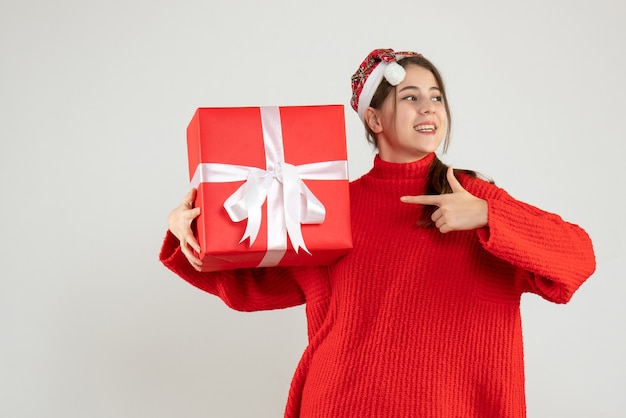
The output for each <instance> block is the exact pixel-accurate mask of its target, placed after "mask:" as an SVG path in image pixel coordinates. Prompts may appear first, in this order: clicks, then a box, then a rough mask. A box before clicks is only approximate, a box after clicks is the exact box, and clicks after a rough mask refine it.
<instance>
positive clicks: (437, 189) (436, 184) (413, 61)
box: [364, 55, 477, 227]
mask: <svg viewBox="0 0 626 418" xmlns="http://www.w3.org/2000/svg"><path fill="white" fill-rule="evenodd" d="M398 64H400V65H401V66H402V67H403V68H406V67H408V66H409V65H418V66H420V67H422V68H425V69H427V70H428V71H430V72H431V73H432V75H433V76H434V77H435V81H436V82H437V85H438V86H439V90H440V91H441V97H442V98H443V105H444V108H445V110H446V120H447V130H446V136H445V138H444V141H443V152H444V153H445V152H446V151H447V150H448V146H449V145H450V130H451V128H452V117H451V115H450V108H449V106H448V98H447V96H446V89H445V85H444V83H443V78H442V77H441V73H439V70H437V68H436V67H435V65H434V64H433V63H432V62H430V61H429V60H428V59H426V58H424V57H423V56H421V55H420V56H410V57H405V58H402V59H400V60H398ZM390 94H393V95H394V99H395V95H396V88H395V87H394V86H392V85H391V84H389V82H387V80H385V79H384V78H383V80H382V81H381V83H380V85H379V86H378V88H377V89H376V91H375V92H374V96H373V97H372V101H371V103H370V107H373V108H374V109H380V108H381V107H382V105H383V102H384V101H385V99H386V98H387V97H388V96H389V95H390ZM393 103H394V113H395V106H396V100H394V101H393ZM364 125H365V131H366V135H367V141H368V142H369V143H370V144H372V146H374V147H376V148H378V141H377V139H376V135H375V134H374V132H373V131H372V130H371V129H370V127H369V126H368V124H367V122H364ZM447 171H448V166H447V165H445V164H444V163H443V162H441V160H440V159H439V158H438V157H437V156H435V159H434V160H433V162H432V163H431V165H430V167H429V169H428V183H427V185H426V194H445V193H452V187H451V186H450V183H449V182H448V178H447V176H446V174H447ZM459 172H461V173H464V174H466V175H469V176H470V177H477V174H476V172H475V171H472V170H460V169H455V170H454V173H455V175H456V174H457V173H459ZM435 210H436V207H435V206H426V207H425V209H424V211H423V212H422V217H421V219H420V220H419V221H418V225H420V226H427V227H431V226H434V224H435V223H434V222H433V221H432V219H431V216H432V214H433V212H434V211H435Z"/></svg>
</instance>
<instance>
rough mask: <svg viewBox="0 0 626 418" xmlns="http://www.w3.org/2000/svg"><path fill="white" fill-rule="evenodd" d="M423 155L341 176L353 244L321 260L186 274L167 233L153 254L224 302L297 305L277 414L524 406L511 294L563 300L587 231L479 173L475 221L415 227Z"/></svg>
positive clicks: (590, 266) (440, 413) (515, 410)
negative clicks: (481, 217) (348, 179)
mask: <svg viewBox="0 0 626 418" xmlns="http://www.w3.org/2000/svg"><path fill="white" fill-rule="evenodd" d="M433 157H434V154H431V155H429V156H428V157H426V158H424V159H422V160H420V161H417V162H414V163H409V164H394V163H387V162H384V161H382V160H380V159H379V158H376V159H375V162H374V167H373V168H372V170H371V171H370V172H369V173H368V174H366V175H365V176H363V177H361V178H360V179H358V180H356V181H354V182H352V183H351V185H350V193H351V207H352V209H351V210H352V227H353V234H354V236H353V239H354V249H353V250H352V252H350V253H349V254H348V255H347V256H345V257H343V258H342V259H340V260H339V261H337V262H336V263H335V264H333V265H331V266H328V267H276V268H268V269H246V270H234V271H227V272H217V273H198V272H196V271H195V270H193V269H192V268H191V267H190V265H189V263H188V262H187V260H186V259H185V257H184V256H183V254H182V253H181V252H180V248H179V245H178V241H177V240H176V238H175V237H174V236H173V235H171V234H170V233H169V232H168V234H167V236H166V239H165V242H164V244H163V248H162V251H161V256H160V257H161V260H162V262H163V263H164V264H165V265H166V266H167V267H168V268H170V269H171V270H172V271H174V272H175V273H177V274H178V275H180V276H181V277H182V278H184V279H185V280H187V281H188V282H189V283H191V284H193V285H194V286H197V287H199V288H200V289H202V290H205V291H207V292H209V293H212V294H215V295H217V296H219V297H220V298H222V299H223V300H224V302H225V303H226V304H228V305H229V306H231V307H232V308H234V309H237V310H243V311H253V310H264V309H277V308H285V307H289V306H294V305H298V304H302V303H306V315H307V321H308V322H307V323H308V336H309V345H308V347H307V349H306V351H305V352H304V354H303V356H302V359H301V361H300V363H299V365H298V368H297V370H296V372H295V375H294V378H293V381H292V385H291V390H290V394H289V399H288V403H287V407H286V411H285V417H303V418H305V417H306V418H312V417H319V418H330V417H332V418H335V417H384V418H409V417H410V418H415V417H427V418H434V417H442V418H443V417H445V418H449V417H463V418H470V417H477V418H478V417H480V418H485V417H524V416H525V415H526V404H525V396H524V364H523V350H522V324H521V319H520V309H519V306H520V297H521V295H522V293H524V292H533V293H536V294H539V295H541V296H542V297H544V298H545V299H547V300H550V301H553V302H557V303H565V302H567V301H568V300H569V299H570V298H571V297H572V294H573V293H574V292H575V291H576V289H577V288H578V287H579V286H580V285H581V284H582V283H583V282H584V281H585V279H586V278H587V277H589V276H590V275H591V274H592V273H593V271H594V269H595V258H594V253H593V248H592V244H591V241H590V239H589V237H588V235H587V234H586V233H585V232H584V231H583V230H582V229H581V228H579V227H578V226H576V225H573V224H569V223H566V222H564V221H563V220H562V219H561V218H560V217H559V216H557V215H554V214H550V213H546V212H544V211H541V210H539V209H537V208H535V207H533V206H530V205H527V204H524V203H521V202H519V201H517V200H514V199H513V198H512V197H510V196H509V195H508V194H507V193H506V192H505V191H503V190H502V189H500V188H498V187H496V186H494V185H492V184H489V183H487V182H485V181H483V180H479V179H472V178H470V177H467V176H462V177H461V178H460V181H461V183H462V184H463V185H464V187H465V188H466V189H467V190H468V191H469V192H470V193H472V194H473V195H475V196H478V197H480V198H482V199H485V200H487V202H488V205H489V225H488V227H485V228H482V229H480V230H474V231H461V232H450V233H448V234H441V233H440V232H439V231H438V230H437V229H436V228H423V227H417V226H416V221H417V220H418V218H419V211H420V208H419V207H416V206H414V205H409V204H405V203H401V202H400V196H402V195H419V194H423V193H425V184H426V172H427V169H428V166H429V164H430V163H431V162H432V160H433Z"/></svg>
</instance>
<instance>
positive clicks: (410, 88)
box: [399, 86, 441, 93]
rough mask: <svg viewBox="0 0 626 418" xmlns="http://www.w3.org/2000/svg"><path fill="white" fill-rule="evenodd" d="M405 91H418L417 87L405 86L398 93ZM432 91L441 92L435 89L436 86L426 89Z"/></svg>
mask: <svg viewBox="0 0 626 418" xmlns="http://www.w3.org/2000/svg"><path fill="white" fill-rule="evenodd" d="M405 90H418V91H419V87H416V86H406V87H403V88H401V89H400V91H399V92H400V93H402V92H403V91H405ZM433 90H436V91H441V89H440V88H439V87H437V86H433V87H431V88H429V89H428V91H433Z"/></svg>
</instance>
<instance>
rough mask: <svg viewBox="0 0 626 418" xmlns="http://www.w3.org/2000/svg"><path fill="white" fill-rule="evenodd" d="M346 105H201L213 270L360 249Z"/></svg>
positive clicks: (192, 149)
mask: <svg viewBox="0 0 626 418" xmlns="http://www.w3.org/2000/svg"><path fill="white" fill-rule="evenodd" d="M345 132H346V131H345V122H344V110H343V106H341V105H329V106H285V107H242V108H200V109H198V110H197V111H196V113H195V115H194V116H193V118H192V120H191V122H190V123H189V126H188V128H187V148H188V154H189V175H190V179H191V183H192V187H196V188H197V189H198V193H197V196H196V203H195V204H196V206H200V207H201V208H202V210H201V214H200V216H199V217H198V218H197V220H196V225H195V228H196V232H197V238H198V241H199V244H200V248H201V251H200V254H199V257H200V258H201V259H202V261H203V270H204V271H216V270H230V269H236V268H248V267H267V266H275V265H313V264H329V263H331V262H333V261H334V260H336V259H337V258H339V257H341V256H342V255H344V254H345V253H347V252H348V251H349V250H350V249H351V248H352V234H351V229H350V203H349V192H348V170H347V152H346V134H345Z"/></svg>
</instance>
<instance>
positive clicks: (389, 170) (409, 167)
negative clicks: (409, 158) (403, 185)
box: [368, 152, 435, 180]
mask: <svg viewBox="0 0 626 418" xmlns="http://www.w3.org/2000/svg"><path fill="white" fill-rule="evenodd" d="M434 159H435V153H434V152H431V153H430V154H428V155H426V156H425V157H424V158H422V159H421V160H417V161H413V162H410V163H390V162H387V161H383V160H381V159H380V156H378V155H376V157H375V158H374V167H372V169H371V170H370V172H369V173H368V176H371V177H374V178H377V179H381V180H415V179H419V178H425V177H426V175H427V174H428V168H429V167H430V165H431V163H432V162H433V160H434Z"/></svg>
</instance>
